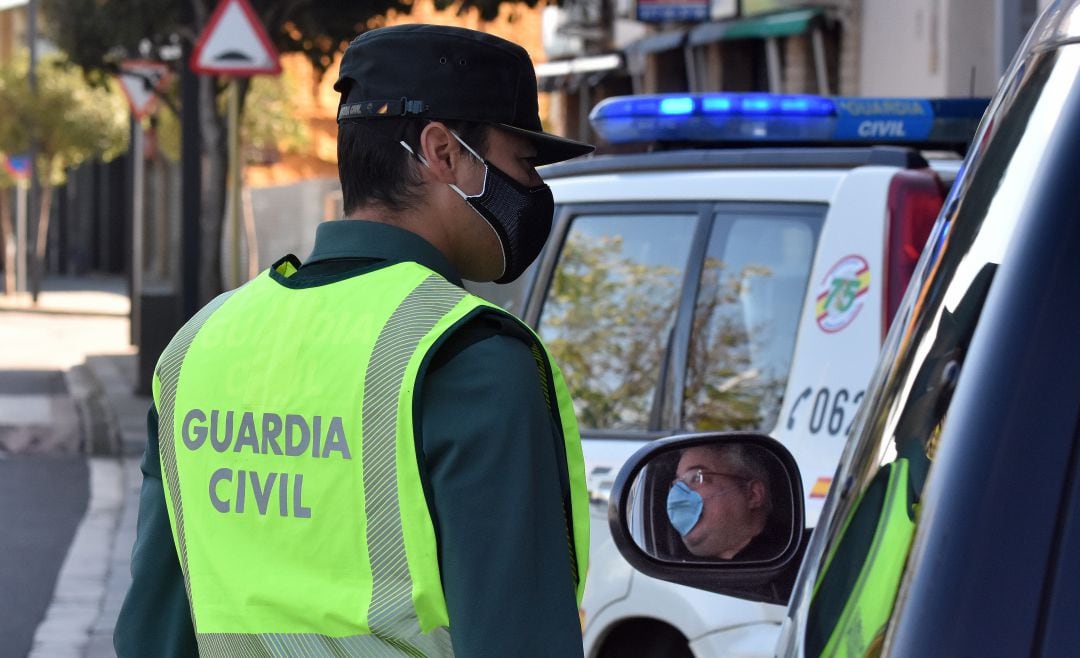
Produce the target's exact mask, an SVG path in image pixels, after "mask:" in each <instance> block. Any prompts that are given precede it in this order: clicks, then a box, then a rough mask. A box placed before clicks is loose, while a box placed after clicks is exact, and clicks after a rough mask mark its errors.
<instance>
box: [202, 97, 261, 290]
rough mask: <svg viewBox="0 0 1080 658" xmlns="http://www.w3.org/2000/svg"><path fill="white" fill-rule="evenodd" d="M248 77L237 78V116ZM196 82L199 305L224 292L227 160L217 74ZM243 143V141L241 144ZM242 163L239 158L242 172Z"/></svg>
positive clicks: (226, 122) (227, 142)
mask: <svg viewBox="0 0 1080 658" xmlns="http://www.w3.org/2000/svg"><path fill="white" fill-rule="evenodd" d="M250 82H251V80H250V78H242V79H241V80H240V116H241V119H242V118H243V112H244V100H245V99H246V98H247V92H248V89H249V88H250ZM199 84H200V85H201V87H200V89H199V103H200V105H199V121H200V126H201V127H200V130H201V134H202V151H203V167H202V210H201V211H200V213H199V222H200V226H201V228H202V244H201V247H200V248H201V251H202V253H201V254H200V258H201V263H200V268H201V271H200V272H199V305H200V306H201V305H203V304H206V303H207V302H209V301H210V300H211V299H213V298H214V297H216V296H217V295H219V294H221V293H222V292H223V288H224V283H223V277H222V271H221V251H222V246H223V245H222V235H223V231H224V226H225V216H226V207H225V203H226V191H227V181H228V169H229V167H228V164H229V140H228V134H227V131H228V117H227V116H226V115H225V114H224V113H223V112H222V107H221V105H220V104H219V103H218V96H219V95H220V94H219V90H218V85H217V78H214V77H210V76H204V77H202V78H200V80H199ZM241 147H242V145H241ZM242 150H243V149H242V148H241V151H242ZM242 171H243V163H242V162H241V172H242Z"/></svg>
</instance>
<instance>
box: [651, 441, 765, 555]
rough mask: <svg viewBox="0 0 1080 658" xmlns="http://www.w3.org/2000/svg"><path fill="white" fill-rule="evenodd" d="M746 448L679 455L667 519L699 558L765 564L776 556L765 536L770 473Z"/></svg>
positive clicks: (706, 449) (701, 448)
mask: <svg viewBox="0 0 1080 658" xmlns="http://www.w3.org/2000/svg"><path fill="white" fill-rule="evenodd" d="M753 451H754V448H753V447H752V446H745V445H726V446H719V447H716V446H697V447H693V448H688V449H686V450H685V451H683V453H682V455H681V456H680V458H679V463H678V466H677V467H676V471H675V479H674V480H673V481H672V483H671V489H670V490H669V492H668V502H667V509H668V518H669V520H670V521H671V524H672V527H674V528H675V530H676V531H678V533H679V535H680V537H681V538H682V541H683V544H684V545H685V546H686V549H687V550H688V551H690V553H691V554H692V555H694V556H695V557H699V558H713V559H722V560H732V559H737V560H742V561H751V560H768V559H771V558H773V557H776V555H777V554H778V553H779V550H778V548H777V546H776V545H775V542H773V541H770V540H769V538H768V537H767V533H764V530H765V529H766V525H767V522H768V518H769V514H770V513H771V511H772V498H771V495H770V488H769V473H768V469H767V468H766V467H765V466H764V464H763V463H762V462H761V460H760V458H759V457H758V456H757V455H755V454H753Z"/></svg>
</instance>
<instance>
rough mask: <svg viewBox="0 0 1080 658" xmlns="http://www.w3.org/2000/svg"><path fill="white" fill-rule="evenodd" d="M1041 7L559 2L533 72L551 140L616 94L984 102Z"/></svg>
mask: <svg viewBox="0 0 1080 658" xmlns="http://www.w3.org/2000/svg"><path fill="white" fill-rule="evenodd" d="M1049 2H1050V0H905V2H896V1H895V0H566V3H565V4H564V5H563V6H562V7H561V8H558V9H555V8H549V9H547V10H545V12H546V14H545V21H544V22H545V30H544V46H545V50H546V55H547V57H548V60H549V61H548V62H546V63H544V64H541V65H540V66H539V67H538V74H539V75H540V80H541V87H542V89H544V90H546V91H547V92H548V93H549V95H550V96H551V108H552V116H551V121H552V124H553V127H554V129H555V130H556V131H558V132H561V133H563V134H565V135H567V136H569V137H574V138H578V139H585V140H590V139H595V135H593V134H592V133H591V130H590V128H589V125H588V121H587V117H588V111H589V109H590V108H591V107H592V106H593V105H595V104H596V102H597V101H599V100H601V99H603V98H606V97H608V96H613V95H619V94H625V93H665V92H681V91H686V92H704V91H733V92H738V91H760V92H773V93H813V94H823V95H862V96H885V97H888V96H930V97H956V96H969V95H974V96H989V95H990V94H992V92H993V91H994V89H995V88H996V86H997V82H998V80H999V79H1000V78H1001V76H1002V74H1003V73H1004V71H1005V69H1006V67H1007V66H1008V63H1009V61H1010V59H1011V57H1012V54H1013V53H1014V52H1015V51H1016V49H1017V47H1018V46H1019V45H1020V41H1021V39H1022V38H1023V35H1024V34H1025V33H1026V31H1027V29H1028V28H1029V27H1030V26H1031V24H1032V22H1033V21H1034V20H1035V18H1036V17H1037V15H1038V12H1039V11H1040V10H1041V9H1042V8H1043V7H1045V6H1046V5H1047V4H1049Z"/></svg>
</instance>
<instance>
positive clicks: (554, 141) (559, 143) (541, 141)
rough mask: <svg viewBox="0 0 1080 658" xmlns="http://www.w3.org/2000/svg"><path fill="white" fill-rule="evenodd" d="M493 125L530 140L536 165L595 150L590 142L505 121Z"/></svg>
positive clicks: (568, 158)
mask: <svg viewBox="0 0 1080 658" xmlns="http://www.w3.org/2000/svg"><path fill="white" fill-rule="evenodd" d="M494 125H496V126H498V127H499V128H502V129H503V130H505V131H507V132H510V133H513V134H515V135H521V136H522V137H524V138H525V139H527V140H529V141H530V142H532V143H533V145H535V146H536V158H535V160H534V163H535V164H536V166H537V167H539V166H541V165H547V164H554V163H556V162H562V161H563V160H570V159H572V158H576V157H579V156H582V155H587V154H589V153H592V152H593V151H595V150H596V147H595V146H593V145H592V144H586V143H585V142H576V141H574V140H572V139H567V138H565V137H559V136H557V135H552V134H551V133H545V132H538V131H533V130H525V129H524V128H517V127H515V126H509V125H507V124H505V123H496V124H494Z"/></svg>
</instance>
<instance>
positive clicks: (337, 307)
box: [153, 261, 589, 656]
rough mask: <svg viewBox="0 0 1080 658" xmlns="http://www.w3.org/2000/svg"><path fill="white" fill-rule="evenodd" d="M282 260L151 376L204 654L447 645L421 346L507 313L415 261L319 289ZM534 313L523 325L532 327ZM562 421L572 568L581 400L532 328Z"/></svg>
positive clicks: (581, 509)
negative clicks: (422, 408) (300, 283)
mask: <svg viewBox="0 0 1080 658" xmlns="http://www.w3.org/2000/svg"><path fill="white" fill-rule="evenodd" d="M294 272H295V267H294V266H293V264H292V263H291V262H288V261H283V262H282V264H281V265H280V266H279V267H278V269H277V270H276V272H264V273H263V274H262V275H260V276H259V277H257V278H256V279H254V280H252V281H251V282H249V283H248V284H246V285H244V286H243V287H242V288H239V289H237V290H236V291H233V292H231V293H226V294H225V295H222V296H220V297H218V298H217V299H215V300H214V301H213V302H211V303H210V304H209V305H208V306H207V307H206V308H204V309H203V310H202V311H200V312H199V313H198V314H197V315H196V316H195V317H194V318H192V319H191V320H190V321H189V322H188V323H187V324H186V325H185V326H184V327H183V328H182V329H181V330H180V332H178V333H177V335H176V336H175V337H174V338H173V340H172V342H171V343H170V344H169V346H168V347H167V348H166V350H165V352H164V353H163V354H162V356H161V359H160V360H159V362H158V364H157V369H156V372H155V376H154V386H153V391H154V402H155V405H156V407H157V410H158V414H159V446H160V455H161V467H162V476H163V480H164V484H165V489H166V497H165V498H166V503H167V506H168V512H169V521H170V523H171V525H172V530H173V540H174V544H175V546H176V551H177V555H178V556H179V559H180V564H181V567H182V570H183V575H184V584H185V587H186V588H187V595H188V601H189V603H190V606H191V616H192V622H193V624H194V628H195V633H196V637H197V639H198V643H199V650H200V652H201V653H202V654H204V655H240V656H261V655H323V654H332V655H371V654H372V653H373V652H374V653H376V654H379V655H383V654H386V653H390V654H404V655H451V654H452V648H451V642H450V630H449V629H450V627H451V622H452V620H450V619H449V617H448V612H447V608H446V600H445V598H444V595H443V591H442V584H441V579H440V575H439V563H438V555H437V545H436V536H435V530H434V525H433V523H432V519H431V516H430V513H429V508H428V503H427V500H426V498H425V496H424V490H423V486H422V483H421V474H420V470H419V467H418V461H417V454H416V445H417V442H416V437H415V435H414V428H413V410H414V401H415V400H414V398H415V395H416V394H418V388H417V386H418V377H419V376H420V374H421V369H422V364H424V363H425V358H426V357H428V356H430V354H431V353H432V352H433V350H434V349H436V348H437V346H438V345H439V344H440V340H441V339H442V338H443V337H444V336H445V335H447V334H448V332H450V331H451V330H452V329H454V328H455V327H457V326H460V325H461V323H463V322H464V321H467V319H468V318H469V317H471V316H472V315H473V314H475V313H479V312H497V313H502V314H504V315H508V314H506V313H505V311H502V310H501V309H498V307H495V306H492V305H491V304H489V303H488V302H485V301H484V300H482V299H480V298H478V297H475V296H473V295H470V294H468V293H466V292H465V291H464V290H462V289H461V288H459V287H457V286H455V285H453V284H451V283H449V282H448V281H446V280H445V279H444V278H442V277H441V276H439V275H438V274H436V273H434V272H433V271H431V270H429V269H427V268H425V267H423V266H421V265H418V264H416V263H398V264H395V265H391V266H388V267H385V268H382V269H379V270H375V271H372V272H368V273H365V274H361V275H358V276H354V277H351V278H347V279H344V280H342V281H337V282H334V283H328V284H325V285H317V286H312V287H303V288H292V287H288V286H285V285H282V283H280V282H279V279H281V278H282V277H288V276H291V275H292V274H293V273H294ZM522 326H524V325H522ZM528 335H529V336H531V337H532V338H533V339H534V341H533V354H534V357H535V359H536V364H537V374H538V376H539V377H540V378H541V381H542V383H543V387H544V391H545V396H546V398H547V400H548V402H549V405H550V406H551V411H552V415H553V418H557V419H558V421H559V423H561V426H562V437H563V443H564V448H565V454H566V468H567V473H568V481H569V487H570V501H569V505H568V507H569V509H570V511H569V513H568V516H569V517H572V518H568V519H567V540H568V544H569V547H570V550H569V552H568V565H567V568H568V570H569V571H570V573H571V576H572V578H573V579H574V583H575V585H576V587H577V598H578V603H579V604H580V601H581V595H582V592H583V589H584V579H585V573H586V568H587V556H588V541H589V533H588V499H587V494H586V490H585V473H584V460H583V458H582V453H581V441H580V436H579V434H578V430H577V424H576V421H575V419H574V413H573V406H572V403H571V400H570V396H569V394H568V392H567V388H566V385H565V383H564V382H563V379H562V375H561V374H560V372H559V370H558V368H557V367H556V366H555V365H554V363H553V362H552V360H551V358H550V356H549V355H548V353H547V350H546V349H545V348H544V347H543V344H542V343H541V341H540V339H539V338H537V337H536V336H535V334H532V333H531V332H529V334H528Z"/></svg>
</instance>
